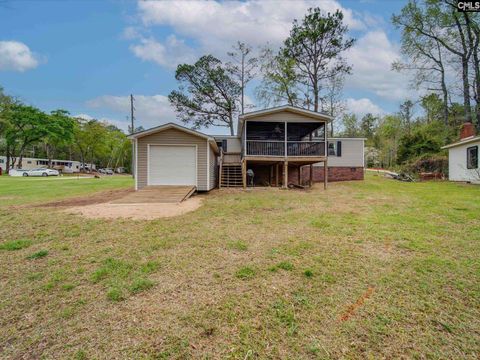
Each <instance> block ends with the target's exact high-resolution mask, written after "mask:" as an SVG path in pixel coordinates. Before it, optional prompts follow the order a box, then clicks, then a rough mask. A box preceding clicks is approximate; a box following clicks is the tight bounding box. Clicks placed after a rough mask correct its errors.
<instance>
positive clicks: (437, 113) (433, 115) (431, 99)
mask: <svg viewBox="0 0 480 360" xmlns="http://www.w3.org/2000/svg"><path fill="white" fill-rule="evenodd" d="M420 105H421V106H422V108H423V110H424V111H425V120H426V122H427V123H431V122H433V121H437V120H441V119H442V118H443V117H444V116H445V113H444V112H443V109H444V104H443V101H442V100H441V99H440V97H439V96H438V94H435V93H432V94H429V95H425V96H423V97H422V98H421V100H420ZM443 123H444V125H445V126H448V124H449V119H448V107H447V119H446V120H445V119H444V118H443Z"/></svg>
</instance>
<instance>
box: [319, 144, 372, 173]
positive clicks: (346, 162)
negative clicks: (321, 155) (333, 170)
mask: <svg viewBox="0 0 480 360" xmlns="http://www.w3.org/2000/svg"><path fill="white" fill-rule="evenodd" d="M328 141H329V142H337V141H341V143H342V156H333V155H330V156H328V166H329V167H364V140H363V139H342V138H329V139H328ZM315 166H323V164H322V163H319V164H316V165H315Z"/></svg>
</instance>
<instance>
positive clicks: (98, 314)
mask: <svg viewBox="0 0 480 360" xmlns="http://www.w3.org/2000/svg"><path fill="white" fill-rule="evenodd" d="M131 185H132V181H131V179H129V178H106V179H100V180H98V179H92V180H78V181H77V180H56V181H55V180H45V181H42V180H39V179H23V178H20V179H18V178H8V177H1V178H0V229H2V232H1V235H0V239H1V240H0V274H2V275H1V276H2V286H0V299H1V301H0V319H1V320H0V325H1V328H2V331H0V344H7V345H6V346H3V347H2V346H0V354H1V355H0V357H1V358H79V359H81V358H142V359H156V358H158V359H170V358H172V359H180V358H205V359H207V358H213V359H217V358H218V359H219V358H221V359H224V358H225V359H277V358H285V359H287V358H295V359H317V358H319V359H338V358H346V359H364V358H372V359H374V358H402V357H403V358H429V359H447V358H450V359H459V358H471V359H475V358H478V355H479V354H480V335H479V333H478V329H479V328H480V321H479V319H480V257H479V255H478V254H480V216H479V214H480V200H479V199H480V187H478V186H477V187H476V186H470V185H462V184H453V183H447V182H431V183H402V182H396V181H393V180H386V179H383V178H381V177H376V176H368V177H367V180H366V181H364V182H345V183H331V184H330V185H329V189H328V190H327V191H324V190H323V189H322V186H321V185H319V186H318V187H316V188H315V189H313V190H312V191H295V190H289V191H281V190H277V189H255V190H253V191H248V192H244V191H230V190H225V191H214V192H211V193H210V194H208V195H206V196H205V197H204V200H203V204H204V205H203V206H202V207H201V208H200V209H198V210H197V211H195V212H192V213H189V214H186V215H183V216H179V217H174V218H166V219H158V220H154V221H133V220H125V219H118V220H100V219H86V218H82V217H80V216H73V215H70V214H68V213H66V212H63V211H59V210H57V209H55V208H45V209H42V208H38V207H36V208H34V207H32V206H30V205H32V204H39V203H42V202H50V201H55V200H58V197H64V198H67V197H69V196H70V197H76V196H89V195H90V194H95V193H96V192H99V191H105V190H109V189H119V188H125V187H129V186H131ZM46 249H48V253H46V254H45V252H46V251H47V250H46ZM42 253H43V254H45V255H43V257H41V255H37V254H42ZM29 258H31V259H29ZM34 259H35V260H34Z"/></svg>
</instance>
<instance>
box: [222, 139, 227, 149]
mask: <svg viewBox="0 0 480 360" xmlns="http://www.w3.org/2000/svg"><path fill="white" fill-rule="evenodd" d="M222 149H223V152H227V151H228V150H227V140H222Z"/></svg>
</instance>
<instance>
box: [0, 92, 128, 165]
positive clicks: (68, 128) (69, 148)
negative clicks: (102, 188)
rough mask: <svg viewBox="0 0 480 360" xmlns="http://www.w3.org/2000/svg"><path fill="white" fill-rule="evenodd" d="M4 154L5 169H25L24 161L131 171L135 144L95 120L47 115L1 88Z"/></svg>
mask: <svg viewBox="0 0 480 360" xmlns="http://www.w3.org/2000/svg"><path fill="white" fill-rule="evenodd" d="M0 154H1V155H4V156H6V158H7V159H6V164H5V168H6V169H10V168H22V165H23V164H22V163H23V158H24V157H35V158H44V159H48V161H49V167H51V166H52V164H51V160H52V159H61V160H76V161H80V162H81V163H84V164H86V165H87V166H88V165H89V164H95V165H96V166H98V167H110V168H116V167H120V166H122V167H126V168H127V169H129V168H130V163H131V143H130V141H129V140H128V139H127V137H126V135H125V134H124V133H123V131H121V130H120V129H118V128H116V127H115V126H113V125H110V124H107V123H105V122H101V121H98V120H95V119H91V120H85V119H81V118H74V117H72V116H70V114H69V113H68V111H65V110H62V109H59V110H55V111H52V112H51V113H49V114H47V113H45V112H43V111H41V110H39V109H37V108H35V107H33V106H29V105H26V104H23V103H22V102H21V101H19V100H18V99H15V98H14V97H12V96H8V95H7V94H5V93H4V91H3V89H2V88H0Z"/></svg>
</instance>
